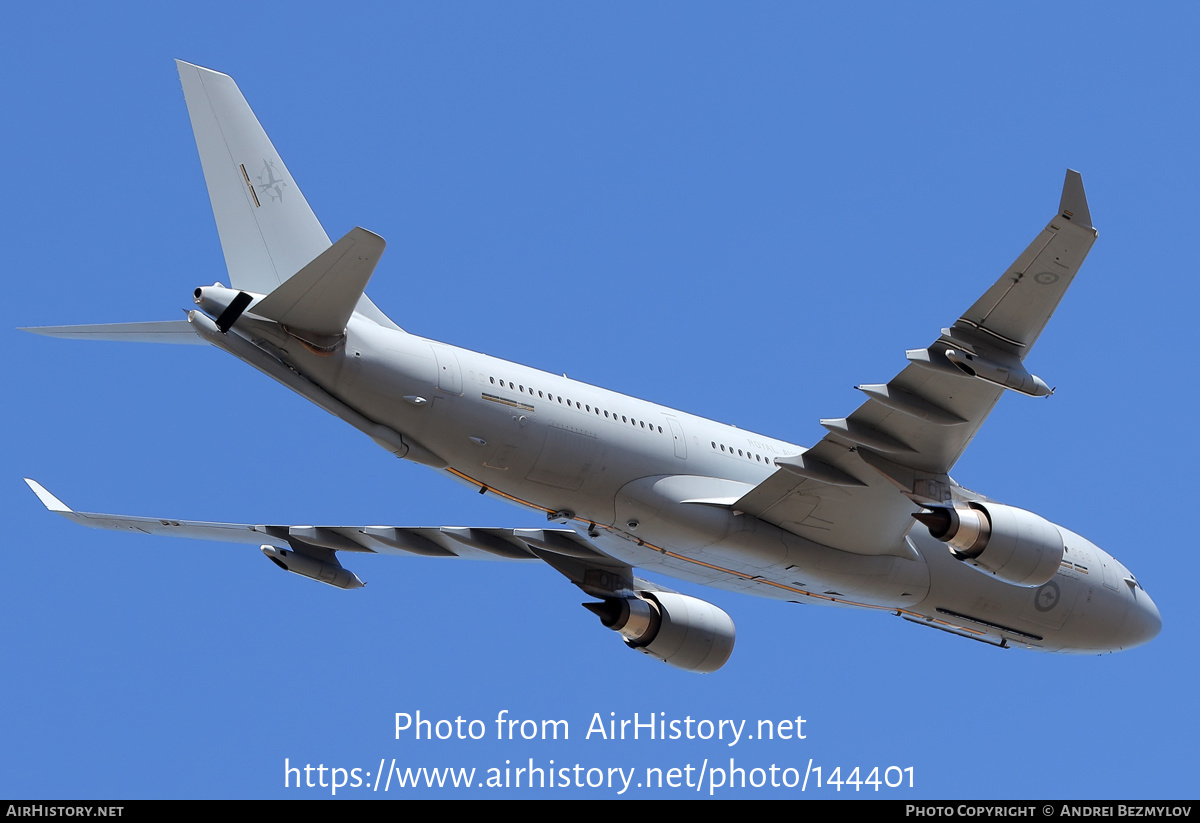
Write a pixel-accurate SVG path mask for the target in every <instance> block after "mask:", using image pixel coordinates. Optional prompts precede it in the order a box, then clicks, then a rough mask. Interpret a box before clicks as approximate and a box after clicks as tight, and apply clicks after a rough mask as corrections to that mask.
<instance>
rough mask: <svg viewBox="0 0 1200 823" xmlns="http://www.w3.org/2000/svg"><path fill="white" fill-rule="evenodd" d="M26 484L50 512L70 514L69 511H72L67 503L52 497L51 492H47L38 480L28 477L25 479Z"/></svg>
mask: <svg viewBox="0 0 1200 823" xmlns="http://www.w3.org/2000/svg"><path fill="white" fill-rule="evenodd" d="M25 482H26V483H28V484H29V488H31V489H33V493H34V494H36V495H37V496H38V500H41V501H42V505H43V506H45V507H46V508H47V509H49V510H50V511H52V512H69V511H71V509H70V508H68V507H67V504H66V503H64V502H62V501H61V500H59V499H58V498H57V497H55V496H54V495H52V494H51V493H50V492H48V491H46V489H45V488H44V487H43V486H42V484H41V483H39V482H37V481H36V480H30V479H29V478H28V477H26V478H25Z"/></svg>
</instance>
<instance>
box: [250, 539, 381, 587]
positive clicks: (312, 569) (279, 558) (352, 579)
mask: <svg viewBox="0 0 1200 823" xmlns="http://www.w3.org/2000/svg"><path fill="white" fill-rule="evenodd" d="M260 548H261V549H262V553H263V554H265V555H266V556H267V559H268V560H270V561H271V562H272V563H274V564H275V565H276V566H278V567H279V568H281V569H283V570H284V571H285V572H292V573H293V574H298V575H300V576H301V577H307V578H309V579H311V580H316V581H318V582H320V583H327V584H329V585H330V586H333V587H334V588H338V589H361V588H362V587H363V586H364V585H365V584H364V583H363V582H362V580H360V579H359V578H358V575H357V574H355V573H354V572H352V571H350V570H349V569H347V568H345V567H344V566H342V564H341V563H339V562H338V561H337V555H336V554H335V553H334V552H332V551H331V552H328V555H329V558H328V560H322V559H319V558H317V557H313V556H312V555H309V554H306V553H304V552H299V551H296V550H295V549H291V550H289V549H280V548H278V547H276V546H261V547H260Z"/></svg>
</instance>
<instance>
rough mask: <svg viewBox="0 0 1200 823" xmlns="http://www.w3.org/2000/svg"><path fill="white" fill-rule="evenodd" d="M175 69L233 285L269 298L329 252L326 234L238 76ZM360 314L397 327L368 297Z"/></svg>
mask: <svg viewBox="0 0 1200 823" xmlns="http://www.w3.org/2000/svg"><path fill="white" fill-rule="evenodd" d="M176 64H177V66H178V68H179V79H180V81H181V82H182V84H183V96H184V99H185V100H186V101H187V107H188V115H189V117H190V118H191V121H192V132H193V134H194V135H195V137H196V148H197V150H198V151H199V153H200V164H201V166H203V168H204V182H205V183H206V184H207V185H208V196H209V199H210V200H211V201H212V209H213V216H214V217H215V218H216V221H217V233H218V234H219V235H220V236H221V249H222V251H223V252H224V253H225V265H226V267H227V268H228V269H229V280H230V285H231V286H232V287H233V288H235V289H244V290H246V291H251V292H258V293H259V294H269V293H270V292H273V291H275V289H277V288H278V287H279V286H280V285H281V284H282V283H283V282H284V281H285V280H287V279H288V278H289V277H291V276H292V275H293V274H295V273H296V272H298V271H300V270H301V269H302V268H304V266H306V265H308V263H309V262H311V261H313V260H315V259H316V258H317V257H318V256H319V255H320V254H321V253H322V252H324V251H325V250H326V249H328V248H329V246H330V242H329V236H328V235H327V234H326V233H325V229H324V228H322V227H321V223H320V221H319V220H317V217H316V215H315V214H313V211H312V209H311V208H310V207H309V205H308V201H307V200H305V199H304V195H303V194H302V193H301V191H300V187H299V186H298V185H296V181H295V180H294V179H293V178H292V175H291V174H290V173H289V172H288V170H287V166H285V165H284V163H283V160H282V159H281V158H280V156H279V154H278V152H276V151H275V147H274V146H273V145H272V144H271V140H270V138H268V137H267V134H266V132H265V131H263V128H262V126H261V125H259V122H258V119H257V118H256V117H255V116H254V112H252V111H251V110H250V106H249V104H248V103H247V102H246V98H245V97H243V96H242V93H241V91H240V90H239V89H238V87H237V84H236V83H234V82H233V78H232V77H230V76H229V75H227V74H221V73H220V72H215V71H212V70H211V69H206V68H202V67H200V66H195V65H192V64H191V63H185V62H183V61H182V60H177V61H176ZM357 310H358V311H359V312H361V313H362V314H364V315H366V316H367V317H369V318H371V319H372V320H374V321H375V322H377V323H381V324H384V325H387V326H389V327H392V328H396V325H395V324H394V323H392V322H391V321H390V320H389V319H388V318H387V316H386V315H384V314H383V312H381V311H380V310H379V309H378V308H376V306H375V304H373V303H372V302H371V301H370V300H369V299H368V298H367V297H366V296H365V295H364V296H363V297H362V298H361V299H360V300H359V301H358V305H357Z"/></svg>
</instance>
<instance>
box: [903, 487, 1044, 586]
mask: <svg viewBox="0 0 1200 823" xmlns="http://www.w3.org/2000/svg"><path fill="white" fill-rule="evenodd" d="M913 517H915V518H916V519H917V520H919V521H921V522H922V523H924V524H925V525H926V526H927V527H928V528H929V533H930V535H932V536H933V537H934V538H936V539H938V540H940V541H942V542H943V543H946V544H947V545H948V546H949V548H950V553H951V554H952V555H954V557H956V558H957V559H959V560H962V561H964V562H966V563H970V564H971V565H972V566H975V567H976V568H978V569H982V570H983V571H987V572H990V573H992V574H994V575H996V577H999V578H1000V579H1001V580H1005V581H1007V582H1009V583H1013V584H1016V585H1018V586H1040V585H1042V584H1043V583H1046V582H1048V581H1049V580H1050V579H1051V578H1052V577H1054V575H1055V573H1056V572H1057V571H1058V567H1059V564H1060V563H1061V562H1062V558H1063V538H1062V533H1061V532H1059V530H1058V527H1057V526H1055V525H1054V524H1053V523H1051V522H1050V521H1049V520H1046V519H1044V518H1042V517H1039V516H1038V515H1036V514H1034V513H1033V512H1028V511H1025V510H1024V509H1017V508H1013V507H1012V506H1003V505H1000V504H998V503H986V504H984V503H970V504H968V505H967V506H962V507H960V506H954V507H938V508H933V509H932V510H931V511H928V512H919V513H917V514H914V515H913Z"/></svg>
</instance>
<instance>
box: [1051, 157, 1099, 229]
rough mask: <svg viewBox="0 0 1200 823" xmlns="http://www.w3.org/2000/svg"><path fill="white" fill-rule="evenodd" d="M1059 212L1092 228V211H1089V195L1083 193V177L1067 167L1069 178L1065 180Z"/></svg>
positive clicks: (1074, 221)
mask: <svg viewBox="0 0 1200 823" xmlns="http://www.w3.org/2000/svg"><path fill="white" fill-rule="evenodd" d="M1058 213H1059V214H1061V215H1062V216H1063V217H1065V218H1067V219H1068V220H1070V221H1071V222H1072V223H1074V224H1076V225H1078V226H1085V227H1086V228H1089V229H1090V228H1092V213H1091V212H1090V211H1088V204H1087V195H1086V194H1084V193H1083V177H1081V176H1080V174H1079V172H1077V171H1073V170H1072V169H1067V179H1066V180H1064V181H1063V191H1062V200H1060V201H1059V204H1058Z"/></svg>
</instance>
